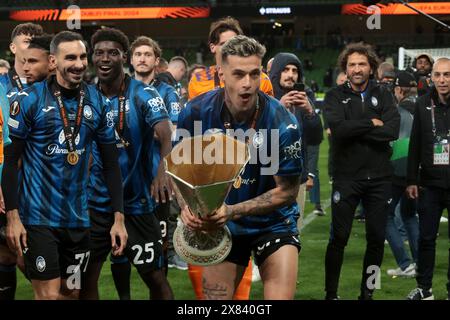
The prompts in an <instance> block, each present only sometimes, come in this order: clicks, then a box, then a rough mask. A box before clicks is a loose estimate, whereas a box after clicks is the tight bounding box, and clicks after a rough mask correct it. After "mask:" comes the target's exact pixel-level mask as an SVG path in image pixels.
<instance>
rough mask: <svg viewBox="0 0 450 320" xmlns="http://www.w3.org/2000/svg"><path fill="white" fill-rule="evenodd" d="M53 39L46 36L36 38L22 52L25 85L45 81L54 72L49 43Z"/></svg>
mask: <svg viewBox="0 0 450 320" xmlns="http://www.w3.org/2000/svg"><path fill="white" fill-rule="evenodd" d="M52 39H53V37H52V36H51V35H48V34H44V35H42V36H36V37H34V38H33V39H31V41H30V45H29V46H28V49H27V50H25V52H24V55H23V57H24V64H23V72H24V75H25V78H26V80H27V85H32V84H33V83H35V82H39V81H42V80H45V79H47V77H48V76H49V75H50V74H52V73H53V72H54V71H55V66H54V65H53V64H52V62H51V60H50V43H51V42H52Z"/></svg>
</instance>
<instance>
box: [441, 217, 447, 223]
mask: <svg viewBox="0 0 450 320" xmlns="http://www.w3.org/2000/svg"><path fill="white" fill-rule="evenodd" d="M440 222H442V223H445V222H448V219H447V218H446V217H444V216H441V220H440Z"/></svg>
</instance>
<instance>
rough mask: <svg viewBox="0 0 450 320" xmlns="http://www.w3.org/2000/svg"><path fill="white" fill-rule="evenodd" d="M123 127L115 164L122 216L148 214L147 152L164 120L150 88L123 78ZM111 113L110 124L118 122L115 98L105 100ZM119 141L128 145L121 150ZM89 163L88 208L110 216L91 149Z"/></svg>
mask: <svg viewBox="0 0 450 320" xmlns="http://www.w3.org/2000/svg"><path fill="white" fill-rule="evenodd" d="M125 83H126V87H125V88H126V89H125V93H124V96H125V99H126V100H125V123H124V131H123V134H122V136H119V133H118V132H117V130H116V144H117V147H118V149H119V164H120V169H121V171H122V182H123V193H124V211H125V213H126V214H133V215H138V214H148V213H153V211H154V206H155V204H154V200H153V199H152V197H151V194H150V187H151V183H152V159H151V152H150V151H151V149H152V146H153V143H154V138H153V135H154V131H153V127H154V125H156V124H157V123H158V122H160V121H163V120H168V118H169V117H168V114H167V110H166V107H165V105H164V102H163V100H162V98H161V97H160V96H159V94H158V92H157V91H156V90H155V88H153V87H152V86H147V85H146V84H144V83H143V82H141V81H137V80H135V79H133V78H129V77H127V78H126V81H125ZM109 100H110V102H111V108H112V110H113V113H114V122H115V123H118V121H119V97H117V96H116V97H113V98H111V99H109ZM121 137H123V138H124V140H125V141H126V142H128V143H129V146H128V147H125V146H124V144H123V143H122V141H121ZM92 157H93V162H92V166H91V171H90V172H91V173H90V176H89V189H88V192H89V208H92V209H94V210H96V211H99V212H104V213H110V212H112V208H111V206H110V197H109V193H108V189H107V187H106V183H105V180H104V178H103V174H102V163H101V158H100V154H99V152H98V150H97V148H96V146H95V145H94V147H93V152H92Z"/></svg>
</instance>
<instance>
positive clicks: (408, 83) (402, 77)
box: [394, 71, 417, 88]
mask: <svg viewBox="0 0 450 320" xmlns="http://www.w3.org/2000/svg"><path fill="white" fill-rule="evenodd" d="M394 84H395V86H396V87H406V88H412V87H417V81H416V78H414V76H413V75H412V74H411V73H409V72H407V71H399V72H398V73H397V77H396V78H395V82H394Z"/></svg>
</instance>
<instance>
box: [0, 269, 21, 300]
mask: <svg viewBox="0 0 450 320" xmlns="http://www.w3.org/2000/svg"><path fill="white" fill-rule="evenodd" d="M16 287H17V276H16V265H15V264H12V265H3V264H0V301H1V300H14V297H15V295H16Z"/></svg>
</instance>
